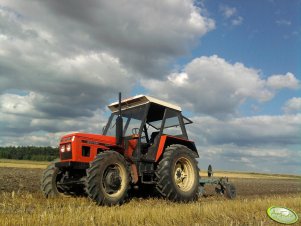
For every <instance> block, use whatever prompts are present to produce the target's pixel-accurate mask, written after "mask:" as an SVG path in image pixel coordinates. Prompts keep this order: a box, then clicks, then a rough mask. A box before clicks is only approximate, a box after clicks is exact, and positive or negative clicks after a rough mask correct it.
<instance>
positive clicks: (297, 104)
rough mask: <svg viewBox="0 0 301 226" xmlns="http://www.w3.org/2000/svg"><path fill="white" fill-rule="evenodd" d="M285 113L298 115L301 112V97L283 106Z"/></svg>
mask: <svg viewBox="0 0 301 226" xmlns="http://www.w3.org/2000/svg"><path fill="white" fill-rule="evenodd" d="M283 110H284V112H285V113H287V114H289V113H297V112H299V113H300V112H301V97H293V98H291V99H289V100H288V101H286V102H285V104H284V106H283Z"/></svg>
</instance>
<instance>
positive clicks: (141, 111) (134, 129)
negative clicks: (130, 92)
mask: <svg viewBox="0 0 301 226" xmlns="http://www.w3.org/2000/svg"><path fill="white" fill-rule="evenodd" d="M118 106H119V103H118V102H116V103H113V104H111V105H109V106H108V107H109V108H110V110H111V111H112V114H111V116H110V118H109V120H108V123H107V125H106V127H105V129H104V132H103V135H106V136H114V135H115V131H116V129H115V127H116V124H117V123H116V119H117V117H118V114H119V112H118ZM121 115H122V118H123V122H124V125H123V133H122V137H123V146H124V149H125V150H128V146H129V145H130V143H132V144H133V143H136V145H135V148H134V150H132V153H127V151H126V156H127V157H129V158H130V159H131V160H133V161H140V160H141V161H147V162H156V161H157V160H158V159H159V157H160V155H161V154H162V152H160V145H161V146H162V147H161V148H164V147H165V146H166V145H168V141H169V143H170V142H173V143H175V142H176V143H179V144H184V145H186V146H188V147H189V148H191V149H192V150H193V151H195V153H196V154H197V150H196V148H195V145H194V143H193V142H192V141H189V140H188V135H187V131H186V128H185V125H186V124H190V123H192V121H191V120H189V119H188V118H186V117H184V116H183V115H182V113H181V108H180V107H178V106H176V105H173V104H170V103H167V102H164V101H161V100H158V99H155V98H153V97H149V96H142V95H140V96H136V97H133V98H130V99H126V100H123V101H122V102H121ZM166 141H167V143H166ZM162 142H164V144H163V143H162ZM161 151H163V150H161Z"/></svg>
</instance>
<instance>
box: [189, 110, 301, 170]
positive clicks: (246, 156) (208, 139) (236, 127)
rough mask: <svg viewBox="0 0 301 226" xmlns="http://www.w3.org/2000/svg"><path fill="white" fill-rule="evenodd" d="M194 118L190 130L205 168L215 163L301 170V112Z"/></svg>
mask: <svg viewBox="0 0 301 226" xmlns="http://www.w3.org/2000/svg"><path fill="white" fill-rule="evenodd" d="M192 120H193V121H194V124H192V125H190V126H189V127H188V133H189V135H190V139H192V140H195V141H196V144H197V145H198V150H199V154H200V166H201V167H203V168H205V167H206V166H207V165H208V164H209V163H211V164H212V165H213V166H214V167H215V168H219V167H220V166H223V168H224V169H228V170H242V171H267V172H269V171H271V172H282V173H296V174H297V173H301V172H300V167H299V166H300V164H301V152H300V150H301V149H300V148H301V147H300V140H301V115H300V114H297V115H280V116H269V115H266V116H253V117H240V118H231V119H223V120H221V119H216V118H214V117H210V116H198V117H193V118H192ZM279 166H281V167H279Z"/></svg>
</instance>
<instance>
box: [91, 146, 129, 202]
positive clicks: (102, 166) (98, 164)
mask: <svg viewBox="0 0 301 226" xmlns="http://www.w3.org/2000/svg"><path fill="white" fill-rule="evenodd" d="M130 181H131V180H130V171H129V168H128V165H127V162H126V161H125V159H124V157H123V156H122V155H120V154H119V153H117V152H115V151H105V152H102V153H100V154H98V155H97V156H96V158H95V159H94V160H93V161H92V162H91V163H90V167H89V168H88V169H87V179H86V193H87V194H88V196H89V198H90V199H92V200H93V201H94V202H96V203H97V204H98V205H106V206H112V205H120V204H122V203H124V202H125V201H126V200H127V198H128V190H129V188H130Z"/></svg>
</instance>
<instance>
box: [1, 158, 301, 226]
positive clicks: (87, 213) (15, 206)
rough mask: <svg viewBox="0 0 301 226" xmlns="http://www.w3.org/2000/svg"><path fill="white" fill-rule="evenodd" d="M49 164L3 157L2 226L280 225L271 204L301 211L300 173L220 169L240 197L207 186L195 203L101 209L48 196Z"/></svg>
mask: <svg viewBox="0 0 301 226" xmlns="http://www.w3.org/2000/svg"><path fill="white" fill-rule="evenodd" d="M45 166H46V164H45V163H43V162H41V163H37V164H36V163H32V162H26V161H25V162H24V161H23V162H22V161H21V162H20V161H1V160H0V222H1V225H277V223H275V222H273V221H272V220H270V219H269V218H268V217H267V214H266V210H267V208H268V207H270V206H272V205H274V206H275V205H276V206H286V207H288V208H291V209H293V210H295V212H297V214H300V213H301V177H298V176H287V175H265V174H254V173H231V172H217V173H216V174H215V176H217V177H219V176H222V175H223V176H228V177H229V178H230V181H231V182H233V183H234V184H235V186H236V189H237V198H236V199H235V200H228V199H226V198H224V197H222V196H218V195H216V194H214V192H213V191H214V189H213V187H210V186H208V187H206V195H205V196H203V197H201V198H200V199H199V200H198V201H197V202H194V203H188V204H180V203H172V202H169V201H166V200H163V199H154V198H148V199H140V198H132V199H131V200H129V201H128V202H127V203H126V204H124V205H122V206H115V207H99V206H96V205H94V203H93V202H91V201H90V200H88V199H87V198H85V197H81V198H73V197H60V198H53V199H45V198H44V197H43V196H42V194H41V192H40V188H39V181H40V176H41V173H42V171H43V168H45ZM298 223H300V221H299V222H297V224H298Z"/></svg>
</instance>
